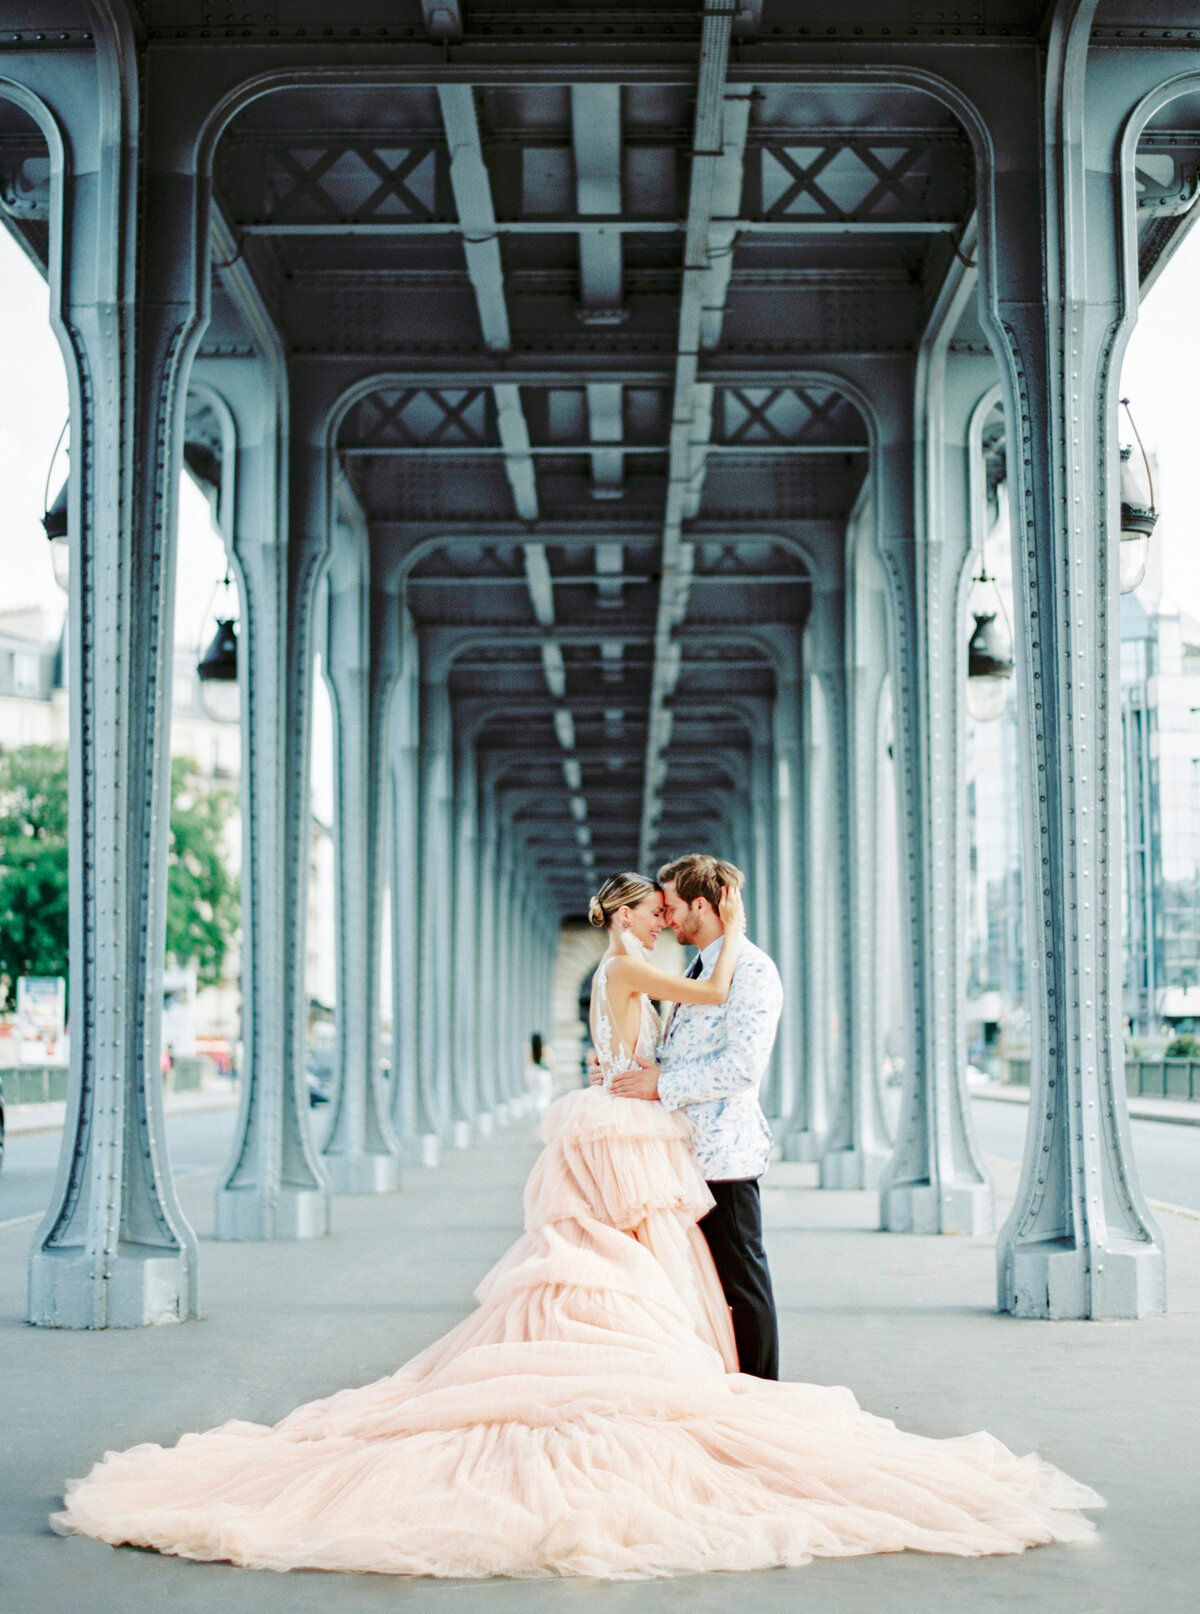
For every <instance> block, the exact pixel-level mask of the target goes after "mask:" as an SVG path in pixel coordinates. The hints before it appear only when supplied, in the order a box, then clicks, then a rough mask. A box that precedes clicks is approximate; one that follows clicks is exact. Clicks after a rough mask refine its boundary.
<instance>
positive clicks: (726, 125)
mask: <svg viewBox="0 0 1200 1614" xmlns="http://www.w3.org/2000/svg"><path fill="white" fill-rule="evenodd" d="M735 9H736V8H735V6H734V5H733V4H732V3H727V4H719V5H712V6H710V7H709V8H708V9H707V10H706V12H705V15H704V23H703V28H702V32H701V38H700V68H699V77H698V81H697V89H696V112H695V119H694V124H693V138H692V169H691V178H690V185H689V192H688V216H687V233H686V237H685V241H684V257H683V289H682V294H681V297H680V308H679V328H678V339H677V350H676V360H675V386H674V394H673V400H672V406H671V439H670V441H671V449H670V463H669V468H668V473H667V508H666V515H665V519H664V523H663V539H662V546H663V547H662V583H661V585H660V588H659V602H658V616H657V621H656V624H655V642H654V666H653V672H652V677H651V689H650V730H649V734H648V737H647V740H646V761H645V773H646V784H645V791H646V794H645V799H644V802H643V807H642V822H641V831H640V835H639V846H640V858H641V861H642V863H643V864H648V863H649V861H650V854H651V850H652V845H653V840H654V825H655V820H656V817H657V814H658V808H659V792H660V789H661V785H662V782H663V777H664V765H663V752H664V751H665V749H666V747H667V745H668V743H669V741H670V737H671V714H670V710H669V708H668V706H667V700H668V698H669V696H670V694H671V691H672V690H673V689H674V687H675V685H676V683H677V682H678V678H679V655H680V648H679V645H678V644H677V643H676V642H675V640H674V633H675V630H676V628H677V627H678V626H679V624H680V623H681V622H682V621H683V618H684V616H685V615H686V612H687V598H688V573H689V571H690V563H691V558H692V555H691V550H690V549H688V548H687V547H685V546H684V544H683V542H682V527H683V522H684V520H685V518H686V517H688V516H694V515H695V514H696V513H697V510H698V509H699V502H700V501H699V496H700V489H701V487H702V486H703V481H704V449H705V445H706V444H707V442H708V440H709V437H710V436H711V425H712V413H711V411H712V389H711V387H705V386H704V385H703V384H701V383H700V382H698V380H697V370H698V362H699V353H700V348H701V345H702V341H704V342H705V343H706V344H707V345H709V346H712V345H714V344H715V341H716V338H717V335H718V334H719V329H720V315H721V310H722V308H723V303H724V292H725V289H726V287H727V285H728V282H727V280H726V283H725V285H724V286H719V287H717V288H713V287H712V285H711V279H712V276H711V268H712V264H713V261H714V259H715V258H716V257H717V256H719V255H720V254H722V253H728V252H731V251H732V248H733V240H734V232H733V231H731V230H730V229H729V228H728V227H727V226H724V225H721V226H715V225H714V214H715V212H716V209H717V208H718V206H719V205H720V204H721V203H722V202H723V201H724V200H725V198H727V197H732V198H734V201H733V203H732V205H733V206H734V207H736V205H737V203H736V198H737V197H738V196H739V195H740V191H741V175H742V155H743V152H744V150H745V144H746V134H747V130H748V127H749V121H750V103H749V98H748V96H747V95H746V94H745V93H739V94H738V95H736V96H734V97H727V95H726V91H725V79H726V71H727V69H728V65H729V46H730V39H731V33H732V26H733V16H734V11H735ZM726 205H729V204H728V203H726ZM717 298H719V299H720V301H717V300H716V299H717Z"/></svg>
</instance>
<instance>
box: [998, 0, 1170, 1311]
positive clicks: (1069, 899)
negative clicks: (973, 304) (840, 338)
mask: <svg viewBox="0 0 1200 1614" xmlns="http://www.w3.org/2000/svg"><path fill="white" fill-rule="evenodd" d="M1093 9H1094V8H1093V7H1090V6H1084V7H1082V8H1080V13H1079V15H1078V17H1075V15H1074V13H1073V12H1072V13H1071V17H1072V18H1073V19H1074V20H1070V21H1069V23H1068V24H1067V25H1063V24H1062V23H1058V24H1056V26H1055V28H1054V30H1053V31H1052V35H1051V38H1050V41H1049V49H1048V57H1047V69H1046V80H1045V91H1044V93H1045V97H1046V100H1045V106H1044V107H1043V108H1035V107H1030V108H1026V107H1023V106H1022V107H1017V106H1012V107H1010V108H1008V109H1007V113H1006V116H1007V118H1008V124H1007V125H1004V124H1003V123H1002V122H1001V121H1000V119H999V118H997V122H996V126H995V127H994V130H993V136H994V138H995V139H996V141H997V149H998V161H999V162H1000V163H1001V164H1002V172H1001V174H1000V176H999V178H998V181H997V184H996V192H995V205H996V221H995V222H996V237H997V241H998V243H999V244H1000V248H1001V249H1000V250H998V251H997V252H996V254H995V259H994V262H993V263H992V264H991V265H990V268H991V277H992V282H991V285H990V287H989V296H988V298H987V305H988V316H989V321H990V324H991V329H992V336H993V341H994V344H995V346H996V349H997V352H998V353H999V354H1000V355H1001V356H1002V369H1003V373H1004V382H1005V387H1006V394H1007V396H1006V419H1007V437H1008V443H1009V456H1008V460H1009V465H1010V466H1011V467H1012V468H1013V471H1014V472H1015V476H1014V482H1015V488H1014V499H1013V506H1012V508H1013V550H1014V560H1015V562H1016V567H1015V570H1016V611H1015V615H1016V623H1017V642H1018V647H1019V653H1020V655H1021V660H1022V670H1023V673H1024V677H1023V679H1022V681H1021V692H1020V693H1021V712H1020V717H1021V737H1022V748H1021V749H1022V754H1023V756H1024V757H1027V758H1029V759H1030V764H1031V765H1030V767H1029V768H1028V770H1027V771H1026V773H1025V774H1024V775H1023V778H1022V786H1023V790H1024V799H1025V805H1026V813H1025V824H1026V843H1025V844H1026V856H1025V868H1026V871H1027V878H1026V881H1025V902H1026V915H1027V919H1026V922H1027V924H1028V926H1029V961H1030V981H1031V993H1030V997H1031V1003H1030V1010H1031V1016H1030V1018H1031V1027H1030V1029H1031V1036H1032V1045H1033V1047H1032V1054H1033V1057H1032V1073H1031V1083H1032V1086H1031V1094H1030V1105H1029V1128H1028V1134H1027V1138H1026V1147H1025V1159H1024V1163H1023V1166H1022V1170H1021V1179H1020V1184H1019V1187H1018V1190H1017V1196H1016V1202H1015V1204H1014V1206H1013V1210H1012V1214H1011V1215H1010V1217H1009V1219H1008V1221H1007V1222H1006V1223H1005V1225H1004V1227H1003V1229H1002V1230H1001V1234H1000V1239H999V1246H998V1252H997V1254H998V1261H999V1294H1000V1305H1001V1306H1002V1307H1003V1308H1005V1309H1007V1310H1009V1311H1013V1312H1016V1313H1017V1314H1018V1315H1019V1316H1029V1317H1088V1318H1099V1317H1138V1316H1142V1315H1144V1314H1145V1313H1147V1312H1155V1311H1161V1310H1162V1309H1163V1307H1164V1305H1165V1263H1164V1255H1163V1245H1162V1237H1161V1234H1160V1232H1159V1230H1158V1228H1157V1226H1156V1225H1155V1222H1154V1219H1153V1218H1152V1216H1151V1215H1150V1212H1149V1209H1148V1208H1147V1205H1146V1202H1145V1199H1144V1198H1143V1195H1142V1192H1141V1188H1140V1186H1139V1184H1138V1179H1137V1172H1136V1169H1135V1165H1134V1158H1133V1149H1132V1146H1131V1141H1130V1136H1129V1127H1128V1119H1127V1104H1126V1097H1125V1082H1124V1059H1123V1049H1122V1038H1121V982H1122V956H1121V922H1120V921H1121V892H1120V868H1121V863H1120V855H1119V848H1120V844H1121V842H1120V803H1121V786H1120V779H1121V754H1120V733H1121V725H1120V705H1119V701H1120V633H1119V625H1118V624H1119V613H1118V577H1117V568H1118V560H1117V547H1118V545H1117V527H1118V522H1117V505H1118V498H1119V494H1118V478H1117V452H1116V449H1117V433H1116V418H1117V392H1116V383H1117V379H1118V376H1119V368H1120V355H1121V352H1122V348H1123V340H1124V337H1125V335H1126V334H1127V332H1128V330H1129V328H1130V325H1131V322H1132V317H1133V312H1134V310H1135V309H1136V305H1137V290H1136V284H1135V282H1134V280H1133V277H1132V275H1131V274H1130V266H1132V265H1134V264H1136V254H1135V253H1133V252H1132V251H1131V250H1129V249H1128V248H1127V246H1126V232H1127V230H1128V229H1129V228H1131V221H1130V220H1128V219H1126V218H1124V217H1123V214H1122V207H1123V202H1122V185H1123V184H1125V183H1127V181H1126V180H1125V176H1124V175H1123V174H1122V172H1121V167H1120V163H1119V161H1118V158H1117V154H1118V153H1121V152H1122V145H1121V137H1122V133H1123V129H1124V123H1125V119H1126V118H1127V116H1128V113H1129V111H1130V107H1131V103H1130V101H1129V98H1128V97H1129V94H1130V90H1131V88H1134V89H1136V83H1135V81H1136V74H1137V68H1136V67H1133V66H1132V65H1131V66H1130V68H1129V71H1128V72H1127V73H1126V72H1123V69H1124V68H1125V65H1126V64H1125V63H1124V62H1123V61H1122V62H1117V63H1111V62H1109V63H1097V64H1095V66H1094V67H1089V62H1088V32H1089V24H1090V20H1091V15H1092V11H1093ZM1139 65H1140V64H1139ZM1164 76H1165V75H1164ZM1047 131H1049V136H1050V137H1051V138H1052V140H1053V145H1052V146H1050V147H1049V148H1047V146H1046V144H1045V142H1046V140H1047ZM1044 152H1047V153H1048V154H1047V155H1046V156H1045V158H1044V161H1043V153H1044ZM1127 275H1130V278H1129V280H1128V282H1127V279H1126V276H1127Z"/></svg>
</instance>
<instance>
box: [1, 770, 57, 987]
mask: <svg viewBox="0 0 1200 1614" xmlns="http://www.w3.org/2000/svg"><path fill="white" fill-rule="evenodd" d="M68 926H69V919H68V893H67V753H66V748H65V747H64V746H59V745H26V746H22V747H21V748H20V749H19V750H16V751H3V752H0V987H3V989H4V994H5V998H6V1001H7V1002H8V1003H9V1004H10V1005H11V1004H12V1002H13V999H14V995H15V993H16V983H17V977H18V976H20V975H65V974H66V973H67V950H68V941H67V936H68Z"/></svg>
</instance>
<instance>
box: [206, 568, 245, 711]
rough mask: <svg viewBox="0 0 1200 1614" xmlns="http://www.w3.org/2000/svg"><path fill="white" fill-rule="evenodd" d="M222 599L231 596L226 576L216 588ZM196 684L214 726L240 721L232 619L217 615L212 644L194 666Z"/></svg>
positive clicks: (235, 640)
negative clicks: (198, 682)
mask: <svg viewBox="0 0 1200 1614" xmlns="http://www.w3.org/2000/svg"><path fill="white" fill-rule="evenodd" d="M219 586H220V587H221V588H223V589H224V590H225V592H226V597H227V598H228V596H229V595H230V594H232V592H233V584H232V583H231V582H230V579H229V573H228V572H226V573H225V580H224V582H223V583H221V584H220V585H219ZM196 676H197V677H198V678H199V680H200V699H201V700H202V701H203V703H204V710H205V711H206V712H207V713H208V715H209V717H211V718H212V720H213V722H214V723H236V722H237V721H238V719H239V718H240V717H241V695H240V693H239V690H238V648H237V629H236V627H235V626H234V618H233V617H232V616H221V615H220V614H218V615H217V631H216V633H214V634H213V638H212V643H211V644H210V645H209V647H208V649H207V650H206V651H205V652H204V654H203V656H201V658H200V660H199V662H198V663H197V666H196Z"/></svg>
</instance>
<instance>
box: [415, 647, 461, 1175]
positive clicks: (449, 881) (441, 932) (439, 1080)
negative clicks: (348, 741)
mask: <svg viewBox="0 0 1200 1614" xmlns="http://www.w3.org/2000/svg"><path fill="white" fill-rule="evenodd" d="M432 661H433V658H432V657H429V656H427V655H425V654H422V657H421V683H420V738H419V755H418V773H419V790H420V816H419V828H418V834H419V840H420V848H421V852H420V882H421V885H420V892H419V908H420V927H419V943H418V971H419V981H420V1002H419V1004H418V1010H417V1023H418V1026H419V1028H420V1059H419V1064H418V1069H417V1090H418V1093H419V1095H420V1104H419V1121H418V1125H419V1126H420V1137H421V1158H422V1161H423V1163H424V1164H425V1165H430V1166H433V1165H436V1164H437V1161H438V1156H439V1153H440V1151H441V1147H442V1145H443V1143H450V1142H457V1141H458V1140H457V1139H456V1138H455V1136H454V1133H453V1129H452V1115H451V1080H452V1057H451V1056H452V1044H451V1039H452V1035H453V1031H452V1027H451V1025H450V971H451V968H452V959H451V936H452V934H453V926H452V918H453V909H452V903H453V881H454V871H453V863H452V855H451V848H452V845H453V841H452V829H451V822H450V820H451V812H452V795H451V791H452V779H451V769H452V756H451V732H450V695H449V690H448V689H447V686H446V679H445V674H444V671H443V670H442V669H440V668H438V667H437V666H436V665H431V662H432Z"/></svg>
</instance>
